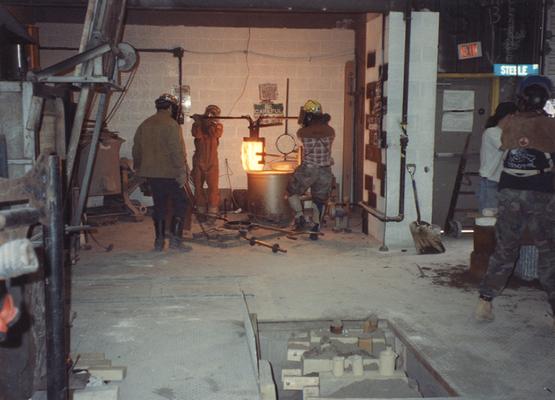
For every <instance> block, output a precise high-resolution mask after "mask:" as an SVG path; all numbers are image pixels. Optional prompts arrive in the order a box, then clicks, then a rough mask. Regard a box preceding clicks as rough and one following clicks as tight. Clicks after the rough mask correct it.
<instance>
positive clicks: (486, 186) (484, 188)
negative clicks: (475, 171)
mask: <svg viewBox="0 0 555 400" xmlns="http://www.w3.org/2000/svg"><path fill="white" fill-rule="evenodd" d="M478 204H479V207H480V213H481V212H483V210H484V208H497V182H495V181H491V180H489V179H488V178H484V177H480V189H479V192H478Z"/></svg>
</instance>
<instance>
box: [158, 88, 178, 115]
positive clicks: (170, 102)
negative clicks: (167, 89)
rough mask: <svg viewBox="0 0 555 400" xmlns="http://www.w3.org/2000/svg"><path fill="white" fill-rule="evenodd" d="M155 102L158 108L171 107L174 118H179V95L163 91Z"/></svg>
mask: <svg viewBox="0 0 555 400" xmlns="http://www.w3.org/2000/svg"><path fill="white" fill-rule="evenodd" d="M154 104H155V105H156V109H157V110H166V109H168V108H170V107H171V113H172V118H173V119H177V112H178V109H179V103H178V100H177V97H175V96H174V95H173V94H169V93H163V94H161V95H160V97H158V98H157V99H156V100H155V101H154Z"/></svg>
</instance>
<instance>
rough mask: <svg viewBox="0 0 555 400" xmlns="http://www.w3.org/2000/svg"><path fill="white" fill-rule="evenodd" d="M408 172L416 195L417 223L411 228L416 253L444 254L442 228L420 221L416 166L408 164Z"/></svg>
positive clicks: (413, 223)
mask: <svg viewBox="0 0 555 400" xmlns="http://www.w3.org/2000/svg"><path fill="white" fill-rule="evenodd" d="M407 171H408V173H409V174H410V178H411V180H412V191H413V193H414V204H415V206H416V221H413V222H411V224H410V226H409V227H410V233H411V235H412V240H414V246H415V247H416V251H417V252H418V254H438V253H443V252H445V247H443V244H442V243H441V228H440V227H439V226H437V225H432V224H429V223H428V222H425V221H422V220H421V219H420V205H419V203H418V192H417V190H416V181H415V180H414V174H415V172H416V165H415V164H408V165H407Z"/></svg>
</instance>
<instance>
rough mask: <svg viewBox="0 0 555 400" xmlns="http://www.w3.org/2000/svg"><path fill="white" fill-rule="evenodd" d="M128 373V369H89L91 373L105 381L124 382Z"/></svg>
mask: <svg viewBox="0 0 555 400" xmlns="http://www.w3.org/2000/svg"><path fill="white" fill-rule="evenodd" d="M126 372H127V368H126V367H109V368H104V367H98V368H97V367H94V368H89V373H90V374H91V375H92V376H94V377H96V378H98V379H100V380H103V381H122V380H123V379H124V378H125V373H126Z"/></svg>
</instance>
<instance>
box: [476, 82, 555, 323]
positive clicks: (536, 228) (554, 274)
mask: <svg viewBox="0 0 555 400" xmlns="http://www.w3.org/2000/svg"><path fill="white" fill-rule="evenodd" d="M551 90H552V87H551V81H550V80H549V79H548V78H546V77H542V76H532V77H528V78H526V79H525V80H524V81H522V82H521V83H520V85H519V87H518V90H517V95H518V107H519V112H518V113H516V114H515V115H514V116H512V117H511V118H510V120H509V121H508V122H507V124H506V125H505V127H504V129H503V133H502V135H501V148H502V149H503V150H505V153H506V154H505V157H504V160H503V171H502V173H501V177H500V180H499V186H498V188H499V193H498V202H499V205H498V216H497V222H496V225H495V237H496V246H495V251H494V253H493V254H492V255H491V257H490V259H489V264H488V270H487V272H486V275H485V276H484V278H483V280H482V282H481V285H480V299H479V302H478V306H477V307H476V311H475V317H476V319H477V320H480V321H491V320H493V318H494V316H493V307H492V300H493V299H494V297H495V296H497V295H499V293H500V292H501V291H502V290H503V288H504V287H505V284H506V283H507V279H508V278H509V276H510V275H511V273H512V270H513V265H514V263H515V261H516V259H517V257H518V253H519V246H520V241H521V238H522V235H523V233H524V231H525V229H526V228H528V231H529V233H530V235H531V237H532V238H533V241H534V244H535V246H536V247H537V248H538V252H539V259H538V276H539V280H540V283H541V285H542V287H543V289H544V290H545V291H546V292H547V299H548V302H549V303H550V305H551V308H552V311H553V313H555V194H554V193H555V187H554V186H555V185H554V182H553V179H554V172H553V157H555V120H554V119H553V118H549V117H548V116H547V114H546V113H545V111H544V107H545V104H546V102H547V100H548V99H549V98H550V97H551ZM553 329H554V333H555V322H554V325H553Z"/></svg>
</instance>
